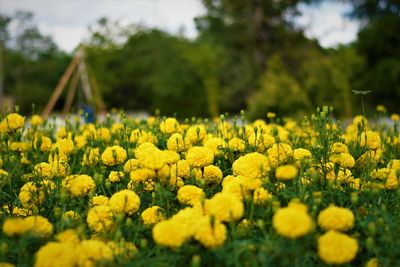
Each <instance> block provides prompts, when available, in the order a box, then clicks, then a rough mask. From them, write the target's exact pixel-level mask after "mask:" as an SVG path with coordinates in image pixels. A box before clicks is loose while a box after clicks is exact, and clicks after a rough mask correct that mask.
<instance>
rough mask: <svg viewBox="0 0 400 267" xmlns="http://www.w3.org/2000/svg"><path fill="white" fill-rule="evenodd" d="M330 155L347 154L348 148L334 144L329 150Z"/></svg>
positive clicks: (340, 144)
mask: <svg viewBox="0 0 400 267" xmlns="http://www.w3.org/2000/svg"><path fill="white" fill-rule="evenodd" d="M330 152H331V153H337V154H340V153H349V148H348V147H347V146H346V145H345V144H343V143H339V142H337V143H334V144H333V145H332V147H331V150H330Z"/></svg>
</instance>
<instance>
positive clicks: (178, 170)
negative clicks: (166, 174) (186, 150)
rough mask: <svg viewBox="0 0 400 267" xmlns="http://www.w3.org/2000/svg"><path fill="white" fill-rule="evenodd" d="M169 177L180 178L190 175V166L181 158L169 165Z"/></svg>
mask: <svg viewBox="0 0 400 267" xmlns="http://www.w3.org/2000/svg"><path fill="white" fill-rule="evenodd" d="M170 176H171V178H176V177H181V178H189V177H190V166H189V163H188V162H187V161H186V160H184V159H182V160H179V161H178V162H177V163H175V164H172V165H171V169H170Z"/></svg>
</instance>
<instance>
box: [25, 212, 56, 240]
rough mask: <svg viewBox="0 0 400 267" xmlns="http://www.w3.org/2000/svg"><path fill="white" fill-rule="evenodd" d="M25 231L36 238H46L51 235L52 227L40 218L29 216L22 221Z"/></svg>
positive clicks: (44, 219) (47, 221)
mask: <svg viewBox="0 0 400 267" xmlns="http://www.w3.org/2000/svg"><path fill="white" fill-rule="evenodd" d="M24 224H25V227H26V228H25V229H27V231H28V232H29V233H31V234H32V235H34V236H37V237H43V238H48V237H50V236H51V235H52V234H53V225H52V224H51V223H50V222H49V220H47V218H44V217H42V216H29V217H26V218H25V219H24Z"/></svg>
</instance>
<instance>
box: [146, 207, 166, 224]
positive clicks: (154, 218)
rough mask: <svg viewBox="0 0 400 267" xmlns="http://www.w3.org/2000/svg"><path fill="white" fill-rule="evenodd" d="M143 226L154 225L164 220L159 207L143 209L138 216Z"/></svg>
mask: <svg viewBox="0 0 400 267" xmlns="http://www.w3.org/2000/svg"><path fill="white" fill-rule="evenodd" d="M140 217H141V218H142V221H143V224H144V225H154V224H156V223H159V222H161V221H164V220H165V216H164V214H163V210H162V208H161V207H159V206H152V207H150V208H147V209H145V210H144V211H143V212H142V214H141V215H140Z"/></svg>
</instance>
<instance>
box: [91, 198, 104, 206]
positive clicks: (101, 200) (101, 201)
mask: <svg viewBox="0 0 400 267" xmlns="http://www.w3.org/2000/svg"><path fill="white" fill-rule="evenodd" d="M108 202H109V199H108V197H106V196H94V197H92V199H91V201H90V203H91V204H92V205H93V206H108Z"/></svg>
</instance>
